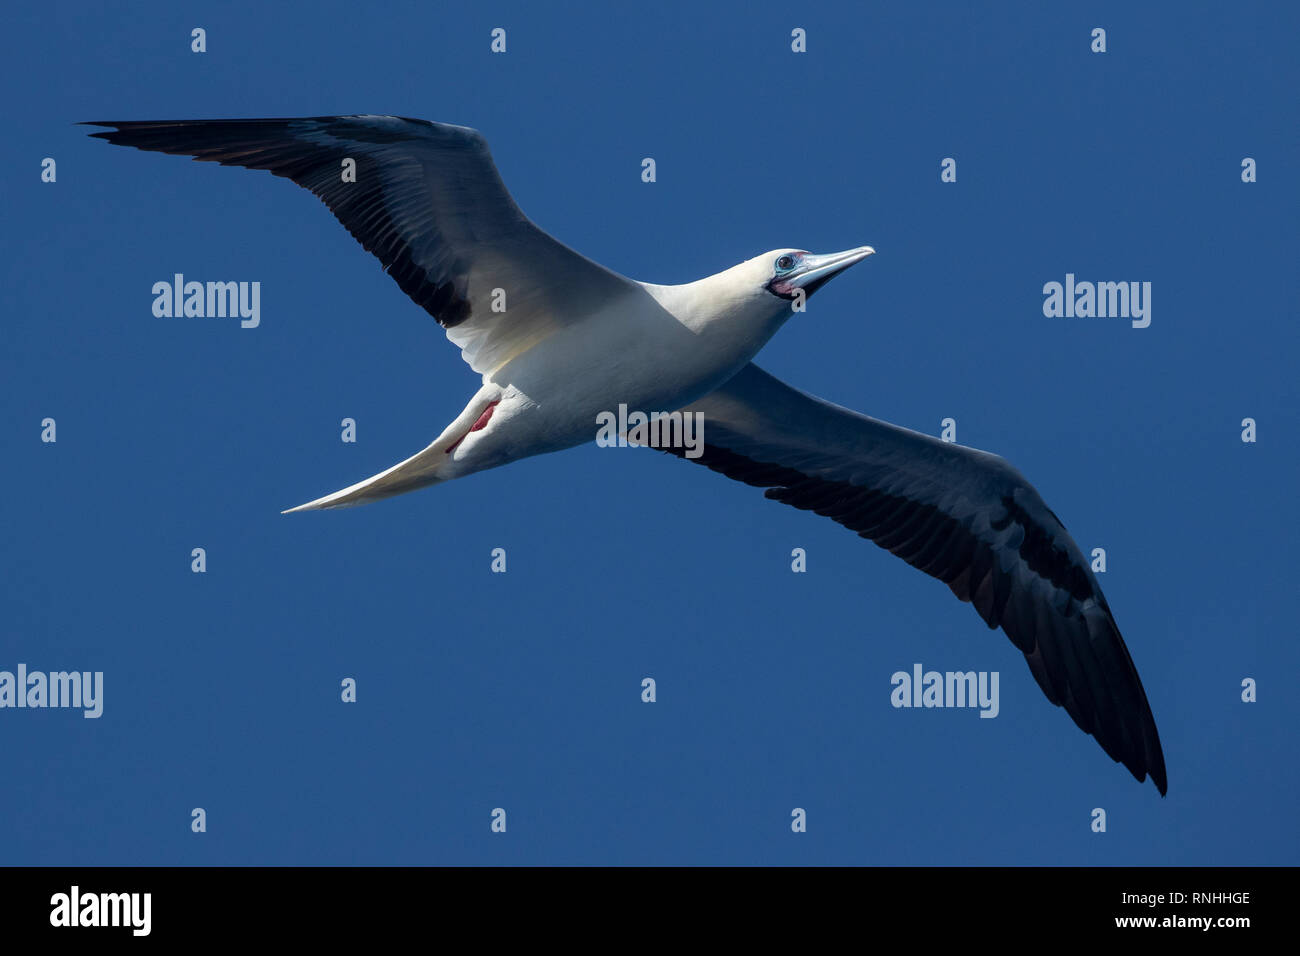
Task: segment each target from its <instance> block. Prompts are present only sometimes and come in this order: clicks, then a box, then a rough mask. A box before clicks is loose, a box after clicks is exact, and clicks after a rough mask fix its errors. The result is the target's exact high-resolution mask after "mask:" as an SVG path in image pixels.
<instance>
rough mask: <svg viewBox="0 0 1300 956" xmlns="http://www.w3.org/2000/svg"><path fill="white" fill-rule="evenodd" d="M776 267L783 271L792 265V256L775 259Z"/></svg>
mask: <svg viewBox="0 0 1300 956" xmlns="http://www.w3.org/2000/svg"><path fill="white" fill-rule="evenodd" d="M776 267H777V268H778V269H780V270H781V271H782V272H784V271H785V270H786V269H790V268H793V267H794V256H782V257H781V258H779V259H777V260H776Z"/></svg>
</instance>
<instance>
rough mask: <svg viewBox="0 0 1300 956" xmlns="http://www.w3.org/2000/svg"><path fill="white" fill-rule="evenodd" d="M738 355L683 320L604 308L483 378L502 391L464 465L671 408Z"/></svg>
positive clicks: (564, 442) (714, 381)
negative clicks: (606, 312)
mask: <svg viewBox="0 0 1300 956" xmlns="http://www.w3.org/2000/svg"><path fill="white" fill-rule="evenodd" d="M734 364H735V362H734V360H729V357H728V356H725V355H719V354H717V353H716V352H715V351H714V350H712V349H711V347H710V346H709V345H708V343H705V342H703V341H702V340H701V339H700V338H699V337H698V336H696V335H695V334H694V333H692V332H690V331H689V330H687V329H685V328H683V327H681V326H680V325H679V324H677V323H675V322H671V323H670V322H663V321H658V320H656V319H655V318H653V317H650V318H647V317H645V316H640V317H638V316H631V317H629V320H628V321H626V322H624V321H622V320H621V319H619V318H612V317H603V318H601V319H599V320H593V321H592V322H590V323H580V324H577V325H575V326H572V327H570V328H568V329H566V330H564V331H563V332H561V333H558V334H556V335H553V336H551V337H549V338H548V339H546V340H544V341H542V342H540V343H538V344H537V345H534V346H533V347H532V348H531V349H529V350H528V351H527V352H525V353H523V354H522V355H520V356H518V357H516V358H515V359H513V360H512V361H510V362H509V363H507V364H506V365H505V366H503V367H502V368H501V369H499V370H497V371H496V372H495V373H492V374H489V375H488V376H485V382H487V383H488V384H490V385H493V386H496V387H499V388H500V389H501V390H502V398H501V401H500V402H499V404H498V405H497V406H496V407H495V409H494V412H493V415H492V418H491V421H490V422H489V424H488V425H487V427H485V428H484V429H483V430H482V431H480V432H475V433H474V434H473V435H472V436H470V437H468V438H467V439H466V442H465V446H464V448H463V449H458V451H457V453H456V457H457V459H459V460H460V465H459V467H458V469H457V470H458V471H461V472H462V473H468V472H469V471H479V470H482V469H484V468H491V467H495V466H497V465H500V464H505V463H506V462H507V461H514V460H517V459H519V458H525V457H528V456H530V455H538V454H543V453H545V452H550V451H558V450H560V449H563V448H571V447H573V446H575V445H580V444H583V443H585V442H589V441H595V440H596V438H597V436H598V435H599V434H601V432H602V429H606V430H607V429H608V422H609V420H610V416H612V417H613V420H614V421H616V422H619V423H623V422H626V421H627V420H628V416H629V415H632V414H633V413H636V412H640V413H642V414H644V415H646V416H647V417H649V416H652V415H655V414H668V413H671V412H674V411H676V410H678V409H680V408H682V407H683V406H685V405H688V404H690V403H691V402H693V401H696V400H697V399H699V398H701V397H703V396H704V395H706V394H708V393H709V392H710V391H712V390H713V389H714V388H716V387H717V386H718V385H720V384H722V383H723V382H724V381H726V380H727V379H728V378H730V377H731V375H733V374H734V373H735V371H736V368H735V367H733V366H734Z"/></svg>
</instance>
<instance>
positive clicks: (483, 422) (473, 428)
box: [447, 401, 501, 455]
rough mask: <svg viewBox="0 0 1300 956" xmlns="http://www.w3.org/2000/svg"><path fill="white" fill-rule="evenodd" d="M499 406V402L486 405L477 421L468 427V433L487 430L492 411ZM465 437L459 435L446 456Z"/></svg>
mask: <svg viewBox="0 0 1300 956" xmlns="http://www.w3.org/2000/svg"><path fill="white" fill-rule="evenodd" d="M500 404H501V403H500V402H499V401H497V402H490V403H489V404H488V407H487V408H485V409H483V414H482V415H480V416H479V417H478V421H476V422H475V423H474V424H473V425H470V426H469V432H477V431H482V430H483V429H484V428H487V423H488V422H490V421H491V420H492V409H494V408H496V407H497V406H498V405H500ZM469 432H466V433H465V435H468V434H469ZM465 435H461V436H460V437H459V438H457V439H456V440H455V441H454V442H452V443H451V447H450V448H448V449H447V454H448V455H450V454H451V453H452V452H453V451H455V450H456V446H457V445H459V444H460V443H461V442H463V441H464V440H465Z"/></svg>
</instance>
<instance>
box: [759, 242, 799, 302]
mask: <svg viewBox="0 0 1300 956" xmlns="http://www.w3.org/2000/svg"><path fill="white" fill-rule="evenodd" d="M804 255H805V253H802V252H787V253H783V254H782V255H780V256H777V259H776V262H775V263H773V267H772V268H773V274H772V278H771V279H770V280H768V283H767V291H768V292H770V293H772V294H773V295H774V296H777V297H778V298H781V299H793V298H794V297H795V289H794V286H792V285H790V283H789V282H787V281H786V279H787V278H788V277H793V276H794V275H797V274H798V273H799V272H800V271H802V268H803V257H804Z"/></svg>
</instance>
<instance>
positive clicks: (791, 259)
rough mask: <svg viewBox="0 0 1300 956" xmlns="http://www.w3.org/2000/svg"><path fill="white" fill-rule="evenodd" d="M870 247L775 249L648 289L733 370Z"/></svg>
mask: <svg viewBox="0 0 1300 956" xmlns="http://www.w3.org/2000/svg"><path fill="white" fill-rule="evenodd" d="M874 252H875V250H874V249H872V248H871V247H870V246H859V247H858V248H856V249H847V250H845V251H844V252H833V253H830V254H829V255H815V254H814V253H811V252H807V251H806V250H803V249H773V250H771V251H770V252H765V253H763V254H762V255H759V256H755V257H754V258H752V259H747V260H745V261H744V262H742V263H739V264H738V265H734V266H732V267H731V268H730V269H727V270H725V271H723V272H719V273H717V274H716V275H711V276H708V277H706V278H704V279H700V280H698V281H696V282H691V283H687V284H686V285H680V286H651V287H648V288H649V290H650V291H651V294H653V295H654V296H655V297H656V298H657V299H659V301H660V302H661V304H663V305H664V306H665V308H666V309H667V311H669V312H670V313H672V315H673V317H674V318H675V319H676V320H677V321H678V322H681V323H682V324H683V325H685V326H687V327H688V328H691V329H692V330H694V331H695V332H696V334H697V335H699V336H701V338H702V340H707V341H710V342H712V343H713V350H714V352H715V353H716V354H718V355H721V356H722V357H723V358H724V359H725V360H726V363H727V367H729V368H731V370H732V372H733V374H734V371H735V370H736V369H738V368H740V367H741V366H743V365H744V363H745V362H748V361H750V360H751V359H752V358H753V357H754V355H756V354H757V353H758V351H759V349H761V348H762V347H763V346H764V345H765V344H766V343H767V341H768V340H769V339H770V338H771V337H772V336H773V335H774V334H775V333H776V331H777V329H779V328H780V327H781V326H782V325H783V324H784V323H785V321H786V320H787V319H789V318H790V317H791V316H792V315H794V314H795V313H796V312H802V311H803V303H804V301H805V300H806V299H807V298H808V296H810V295H812V294H813V293H814V292H816V291H817V290H818V289H820V288H821V287H822V286H824V285H825V284H826V283H827V282H829V281H830V280H831V279H832V278H834V277H835V276H837V275H839V274H840V273H841V272H843V271H844V270H845V269H847V268H848V267H849V266H851V265H853V264H854V263H855V262H861V261H862V260H863V259H865V258H866V257H867V256H869V255H871V254H872V253H874Z"/></svg>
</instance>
